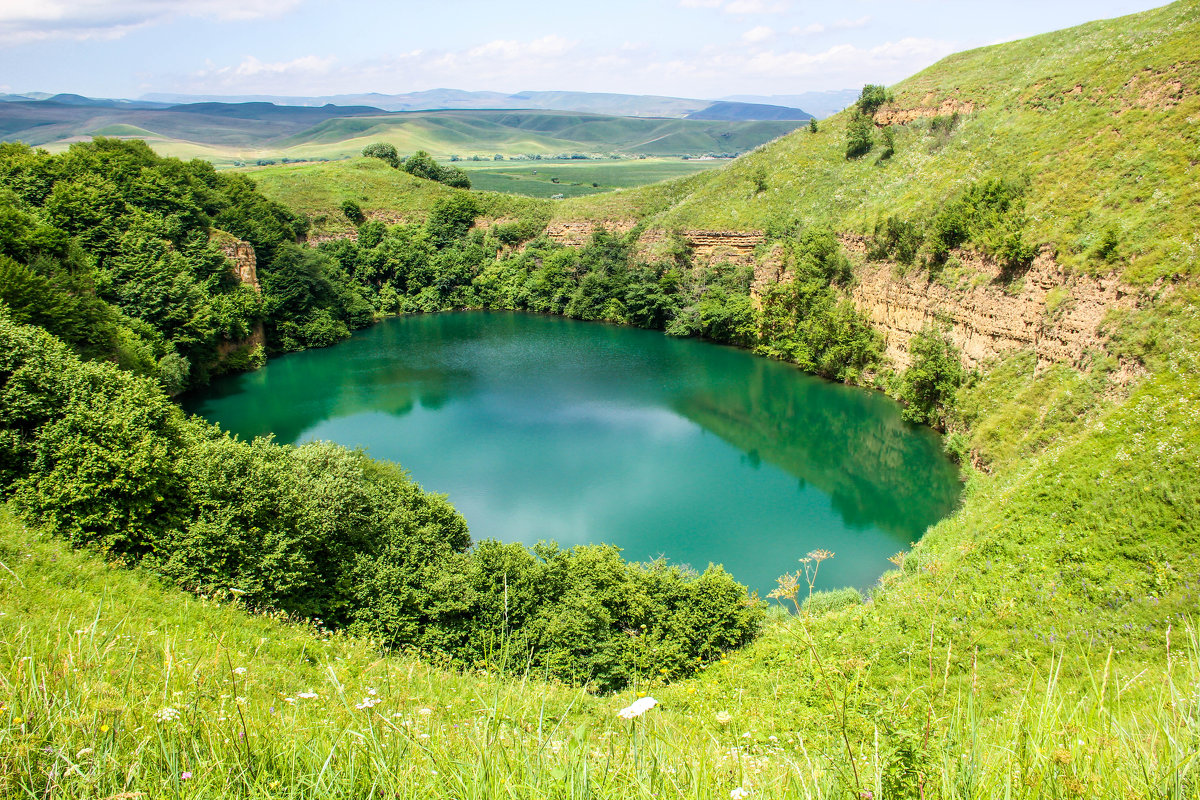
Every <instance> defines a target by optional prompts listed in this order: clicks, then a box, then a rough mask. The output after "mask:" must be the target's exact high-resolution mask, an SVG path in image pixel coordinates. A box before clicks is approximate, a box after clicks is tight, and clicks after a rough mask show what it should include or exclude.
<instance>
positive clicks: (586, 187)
mask: <svg viewBox="0 0 1200 800" xmlns="http://www.w3.org/2000/svg"><path fill="white" fill-rule="evenodd" d="M728 163H729V159H704V160H701V159H690V160H686V161H685V160H683V159H679V158H643V159H620V160H609V161H598V160H588V161H582V160H574V161H572V160H559V159H554V160H548V159H543V160H541V161H484V162H474V161H460V162H458V163H456V164H455V166H457V167H462V168H463V169H464V170H466V171H467V173H468V174H469V175H470V176H471V186H472V188H474V189H480V190H483V191H492V192H507V193H509V194H521V195H526V196H528V197H553V196H554V195H557V194H561V195H563V196H564V197H579V196H581V195H586V194H597V193H599V192H606V191H609V190H611V189H624V188H629V187H633V186H644V185H646V184H648V183H657V182H658V181H665V180H669V179H671V178H681V177H684V176H687V175H695V174H696V173H698V172H705V171H707V170H710V169H714V168H716V167H719V166H722V165H724V164H728Z"/></svg>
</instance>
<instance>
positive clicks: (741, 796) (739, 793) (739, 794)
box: [729, 786, 750, 800]
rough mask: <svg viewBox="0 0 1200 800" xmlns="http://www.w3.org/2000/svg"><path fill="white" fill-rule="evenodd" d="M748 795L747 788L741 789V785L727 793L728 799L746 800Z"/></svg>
mask: <svg viewBox="0 0 1200 800" xmlns="http://www.w3.org/2000/svg"><path fill="white" fill-rule="evenodd" d="M749 796H750V790H749V789H743V788H742V787H741V786H739V787H737V788H736V789H734V790H733V791H732V792H730V793H729V800H746V798H747V797H749Z"/></svg>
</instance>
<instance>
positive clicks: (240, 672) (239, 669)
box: [233, 667, 246, 675]
mask: <svg viewBox="0 0 1200 800" xmlns="http://www.w3.org/2000/svg"><path fill="white" fill-rule="evenodd" d="M233 674H234V675H245V674H246V668H245V667H235V668H234V670H233Z"/></svg>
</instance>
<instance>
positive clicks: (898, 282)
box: [842, 236, 1140, 367]
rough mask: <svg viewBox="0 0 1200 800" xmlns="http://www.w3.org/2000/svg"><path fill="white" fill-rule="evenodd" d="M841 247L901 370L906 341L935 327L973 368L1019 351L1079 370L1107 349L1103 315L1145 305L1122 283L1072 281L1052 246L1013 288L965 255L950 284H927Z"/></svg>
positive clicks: (992, 268) (856, 243) (855, 243)
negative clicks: (1097, 351)
mask: <svg viewBox="0 0 1200 800" xmlns="http://www.w3.org/2000/svg"><path fill="white" fill-rule="evenodd" d="M842 244H843V246H844V247H845V248H846V250H847V251H848V252H849V253H850V254H851V257H852V259H853V260H854V261H855V263H856V269H855V275H856V278H857V282H856V284H855V286H854V288H853V289H852V290H851V298H852V299H853V301H854V304H855V305H856V306H857V307H858V308H859V309H860V310H861V311H862V312H863V313H864V314H866V315H867V317H868V319H870V321H871V323H872V324H873V325H874V326H875V327H876V328H877V329H878V330H879V331H881V332H882V333H883V336H884V341H885V342H886V347H887V355H888V357H889V358H891V359H892V361H893V362H894V363H895V364H896V365H897V366H898V367H906V366H908V364H909V358H908V342H909V340H910V339H911V338H912V337H913V335H914V334H915V333H917V332H919V331H920V330H921V329H922V328H924V327H925V326H927V325H930V324H933V323H940V324H943V325H946V326H947V329H948V334H949V337H950V339H951V340H952V341H953V342H954V344H955V346H956V347H958V348H959V350H960V351H961V352H962V355H963V361H964V362H965V363H966V364H967V365H968V366H972V367H974V366H978V365H979V364H981V363H983V362H984V361H987V360H989V359H992V358H995V357H998V356H1001V355H1004V354H1005V353H1009V352H1012V351H1015V350H1032V351H1033V352H1034V353H1035V354H1036V355H1037V358H1038V361H1039V363H1066V364H1072V365H1076V366H1079V365H1081V364H1082V363H1083V361H1084V358H1085V355H1086V354H1087V352H1088V351H1089V350H1093V349H1098V348H1102V347H1103V346H1104V343H1105V339H1106V337H1105V334H1104V333H1103V331H1102V323H1103V322H1104V318H1105V315H1106V314H1107V313H1108V312H1109V311H1110V310H1113V309H1131V308H1135V307H1137V305H1138V303H1139V298H1140V295H1139V294H1138V293H1137V292H1136V291H1135V290H1134V289H1133V288H1132V287H1130V286H1127V285H1125V284H1123V283H1122V282H1121V281H1120V279H1119V278H1117V277H1099V278H1098V277H1092V276H1086V275H1072V274H1068V273H1067V272H1065V271H1064V270H1063V269H1062V268H1061V267H1060V266H1059V265H1058V264H1057V263H1056V262H1055V260H1054V255H1053V252H1052V250H1051V249H1050V248H1049V247H1043V248H1042V250H1041V251H1040V252H1039V253H1038V256H1037V257H1036V258H1035V259H1034V261H1033V264H1032V265H1031V266H1030V268H1029V270H1028V271H1027V272H1026V273H1025V274H1024V275H1023V276H1020V277H1018V278H1016V279H1015V280H1013V281H1006V280H1004V279H1003V277H1002V275H1001V270H1000V268H999V266H998V265H997V264H995V263H994V262H991V261H990V260H989V259H986V258H983V257H981V256H979V255H978V254H976V253H973V252H969V251H960V252H958V253H956V254H955V257H956V258H957V259H958V260H959V262H960V263H961V267H957V268H955V270H954V277H955V280H954V281H953V282H952V283H951V282H950V281H946V282H934V281H930V280H929V275H928V273H927V272H925V271H924V270H921V269H917V268H911V269H909V270H908V273H907V274H906V275H904V276H901V275H900V273H899V270H898V268H897V265H895V264H893V263H890V262H868V261H867V260H866V246H867V244H866V238H865V237H861V236H844V237H842Z"/></svg>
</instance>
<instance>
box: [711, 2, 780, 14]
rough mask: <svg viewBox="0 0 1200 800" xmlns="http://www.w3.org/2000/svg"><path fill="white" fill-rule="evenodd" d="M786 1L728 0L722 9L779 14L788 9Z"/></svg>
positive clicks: (739, 12) (746, 12)
mask: <svg viewBox="0 0 1200 800" xmlns="http://www.w3.org/2000/svg"><path fill="white" fill-rule="evenodd" d="M789 5H790V4H789V3H787V2H783V1H782V0H780V2H775V3H767V2H764V0H730V2H728V3H726V4H725V6H724V8H723V10H724V12H725V13H726V14H781V13H783V12H784V11H787V10H788V6H789Z"/></svg>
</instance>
